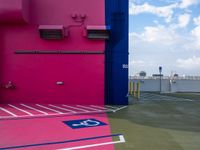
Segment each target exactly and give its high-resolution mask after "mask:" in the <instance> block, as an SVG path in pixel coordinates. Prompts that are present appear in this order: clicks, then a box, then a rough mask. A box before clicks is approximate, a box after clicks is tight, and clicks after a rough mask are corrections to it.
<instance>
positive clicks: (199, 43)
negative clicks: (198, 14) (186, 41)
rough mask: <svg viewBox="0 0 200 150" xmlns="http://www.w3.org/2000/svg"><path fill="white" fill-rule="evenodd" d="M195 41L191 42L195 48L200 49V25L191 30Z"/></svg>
mask: <svg viewBox="0 0 200 150" xmlns="http://www.w3.org/2000/svg"><path fill="white" fill-rule="evenodd" d="M191 35H192V37H193V42H192V43H191V44H192V46H193V48H194V49H195V50H200V26H197V27H195V28H194V29H193V30H192V31H191Z"/></svg>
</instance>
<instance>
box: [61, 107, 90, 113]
mask: <svg viewBox="0 0 200 150" xmlns="http://www.w3.org/2000/svg"><path fill="white" fill-rule="evenodd" d="M62 106H64V107H68V108H72V109H76V110H81V111H83V112H90V111H88V110H85V109H82V108H77V107H73V106H68V105H62Z"/></svg>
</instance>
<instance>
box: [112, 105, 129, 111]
mask: <svg viewBox="0 0 200 150" xmlns="http://www.w3.org/2000/svg"><path fill="white" fill-rule="evenodd" d="M124 108H127V106H123V107H120V108H118V109H116V110H115V112H117V111H119V110H122V109H124Z"/></svg>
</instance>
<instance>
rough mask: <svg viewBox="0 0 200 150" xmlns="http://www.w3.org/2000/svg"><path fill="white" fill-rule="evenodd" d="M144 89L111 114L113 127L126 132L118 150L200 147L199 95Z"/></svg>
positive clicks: (188, 148) (176, 149) (193, 149)
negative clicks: (146, 91) (153, 91)
mask: <svg viewBox="0 0 200 150" xmlns="http://www.w3.org/2000/svg"><path fill="white" fill-rule="evenodd" d="M180 95H181V94H180V93H178V94H177V95H176V94H172V95H169V94H168V95H166V94H162V95H160V94H156V93H142V94H141V99H140V100H139V101H137V100H136V99H133V98H130V103H131V105H130V106H129V107H128V108H126V109H124V110H122V111H120V112H117V113H115V114H109V120H110V124H111V128H112V131H115V132H118V133H122V134H124V135H125V138H126V143H125V144H119V145H115V146H116V149H117V150H123V149H126V150H199V149H200V142H199V141H200V99H198V98H197V96H196V95H198V93H195V95H194V96H195V98H193V97H192V95H193V94H192V93H190V96H188V94H186V93H182V96H180ZM184 95H186V96H184Z"/></svg>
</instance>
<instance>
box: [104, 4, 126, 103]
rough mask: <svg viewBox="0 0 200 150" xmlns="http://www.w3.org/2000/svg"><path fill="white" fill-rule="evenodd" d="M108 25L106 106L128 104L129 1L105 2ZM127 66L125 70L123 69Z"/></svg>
mask: <svg viewBox="0 0 200 150" xmlns="http://www.w3.org/2000/svg"><path fill="white" fill-rule="evenodd" d="M105 3H106V6H105V7H106V9H105V11H106V25H108V26H109V25H110V26H111V35H110V40H108V41H107V42H106V64H105V65H106V67H105V74H106V77H105V80H106V81H105V86H106V87H105V101H106V104H112V105H127V104H128V97H127V93H128V68H126V66H127V64H128V0H105ZM123 65H125V68H123Z"/></svg>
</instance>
